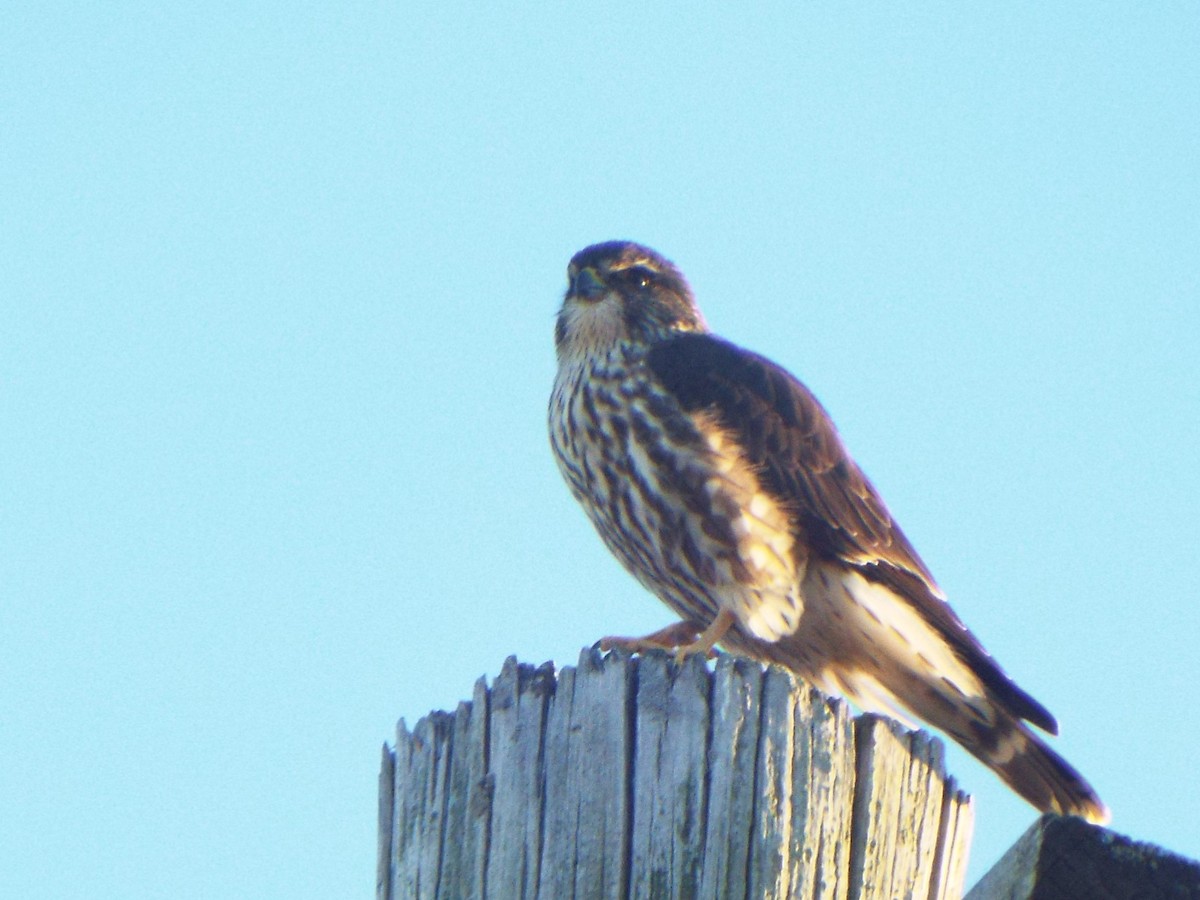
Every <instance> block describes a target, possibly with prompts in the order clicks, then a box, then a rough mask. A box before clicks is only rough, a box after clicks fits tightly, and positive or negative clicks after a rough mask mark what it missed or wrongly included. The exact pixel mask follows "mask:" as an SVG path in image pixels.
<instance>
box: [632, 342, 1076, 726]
mask: <svg viewBox="0 0 1200 900" xmlns="http://www.w3.org/2000/svg"><path fill="white" fill-rule="evenodd" d="M648 364H649V366H650V368H651V370H652V371H653V372H654V374H655V375H656V376H657V377H658V379H659V381H660V382H661V383H662V384H663V385H664V386H665V387H666V388H667V390H668V391H670V392H671V394H672V395H674V397H675V399H676V400H677V401H678V402H679V404H680V405H681V406H682V407H683V408H684V409H685V410H687V411H688V412H700V411H705V412H707V413H708V414H710V415H715V416H716V419H717V421H718V422H719V423H720V424H721V426H722V427H723V428H725V429H727V430H728V431H729V432H731V433H732V434H734V435H735V436H736V437H737V439H738V441H739V443H740V445H741V448H742V452H743V453H745V455H746V458H747V459H748V460H749V461H750V462H751V463H753V464H754V465H755V466H756V467H758V469H759V478H760V481H761V482H762V485H763V487H764V488H766V489H767V490H768V491H770V492H771V494H772V496H773V497H774V499H775V500H776V501H777V502H779V503H781V504H783V505H784V506H785V508H787V509H790V510H791V511H792V514H793V516H794V517H795V525H796V530H797V533H798V537H799V538H800V540H801V541H802V542H803V543H804V544H805V546H807V548H808V549H809V552H810V553H812V554H815V555H818V556H821V557H824V558H827V559H835V560H839V561H841V562H842V563H844V564H846V565H849V566H853V567H855V568H857V569H858V570H859V571H860V572H862V573H863V575H864V576H866V577H868V578H870V579H872V580H874V581H877V582H880V583H882V584H885V585H887V586H888V587H890V588H891V589H892V591H893V592H894V593H895V594H896V595H897V596H899V597H901V598H903V599H904V600H905V601H907V602H908V603H910V604H911V605H912V606H913V607H914V608H915V609H916V610H917V611H918V612H919V613H920V614H921V615H922V617H924V618H925V619H926V620H927V621H928V622H929V623H930V624H931V625H933V626H934V627H935V628H936V629H937V630H938V632H939V633H941V634H942V635H943V637H945V639H946V640H947V642H948V643H949V644H950V645H951V646H952V647H953V648H954V649H955V651H956V653H957V654H958V655H959V657H960V658H961V659H962V660H963V661H964V662H965V663H967V664H968V665H969V666H970V667H971V669H972V670H973V671H974V672H975V673H976V674H977V675H978V676H979V678H980V679H981V680H982V681H983V682H984V684H986V685H987V686H988V687H989V688H990V689H992V690H993V691H994V692H995V694H996V695H997V699H1000V700H1002V701H1003V702H1005V703H1006V704H1007V705H1008V706H1009V709H1010V710H1011V711H1012V712H1013V713H1014V714H1015V715H1017V716H1019V717H1020V718H1023V719H1028V720H1029V721H1030V722H1032V723H1034V724H1035V725H1038V726H1039V727H1041V728H1045V729H1046V730H1047V731H1050V732H1051V733H1057V731H1058V726H1057V723H1056V722H1055V721H1054V717H1053V716H1051V715H1050V713H1049V712H1048V711H1047V710H1046V709H1045V707H1043V706H1042V705H1041V704H1040V703H1038V702H1037V701H1036V700H1034V699H1033V698H1032V697H1030V696H1029V695H1028V694H1026V693H1025V692H1024V691H1022V690H1021V689H1020V688H1018V687H1017V686H1016V685H1015V684H1013V682H1012V681H1011V680H1010V679H1009V678H1008V676H1007V675H1005V674H1004V672H1003V670H1001V669H1000V667H999V666H998V665H997V664H996V663H995V661H994V660H993V659H992V658H991V656H989V655H988V653H987V651H986V650H984V649H983V645H982V644H980V643H979V641H978V640H977V639H976V638H975V636H974V635H973V634H971V632H970V631H968V630H967V628H966V626H965V625H963V623H962V621H961V620H960V619H959V618H958V616H957V615H955V613H954V610H952V609H951V608H950V606H949V604H947V603H946V602H945V599H944V595H943V594H942V591H941V589H940V588H939V587H938V586H937V583H936V582H935V581H934V580H933V576H932V575H931V574H930V572H929V569H928V568H927V567H926V565H925V563H924V562H922V561H921V558H920V557H919V556H918V555H917V552H916V550H914V549H913V547H912V545H911V544H910V543H909V542H908V538H906V537H905V536H904V533H903V532H902V531H901V530H900V527H899V526H898V525H897V524H896V523H895V522H894V521H893V520H892V517H891V514H890V513H889V512H888V509H887V506H886V505H885V504H884V502H883V498H881V497H880V496H879V493H878V491H876V490H875V488H874V486H873V485H872V484H871V482H870V481H869V480H868V479H867V477H866V476H865V475H864V474H863V473H862V470H861V469H859V468H858V466H857V465H856V464H855V462H854V460H853V459H851V458H850V454H848V453H847V452H846V449H845V448H844V447H843V446H842V442H841V438H839V437H838V434H837V430H836V429H835V428H834V426H833V422H832V420H831V419H830V418H829V414H828V413H826V412H825V410H824V408H823V407H822V406H821V404H820V403H819V402H818V401H817V398H816V397H814V396H813V394H812V392H811V391H809V390H808V388H806V387H805V386H804V385H803V384H801V383H800V382H799V381H798V380H796V379H795V378H794V377H793V376H792V375H790V374H789V373H788V372H786V371H785V370H784V369H782V368H780V367H779V366H777V365H775V364H774V363H772V362H771V361H770V360H767V359H764V358H763V357H761V356H758V355H756V354H754V353H750V352H749V351H747V350H743V349H741V348H740V347H737V346H735V345H733V344H730V343H728V342H727V341H723V340H721V339H719V338H715V337H713V336H712V335H707V334H682V335H679V336H678V337H675V338H672V339H671V340H669V341H665V342H663V343H661V344H659V345H657V346H656V347H655V348H654V349H653V350H652V351H651V352H650V355H649V358H648Z"/></svg>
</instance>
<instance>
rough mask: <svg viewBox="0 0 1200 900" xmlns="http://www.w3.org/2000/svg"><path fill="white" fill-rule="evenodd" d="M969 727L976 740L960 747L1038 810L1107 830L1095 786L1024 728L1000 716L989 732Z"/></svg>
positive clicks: (974, 724)
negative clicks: (1076, 817)
mask: <svg viewBox="0 0 1200 900" xmlns="http://www.w3.org/2000/svg"><path fill="white" fill-rule="evenodd" d="M971 726H972V728H971V730H972V732H973V733H974V737H975V738H976V739H975V740H963V739H960V743H961V744H962V745H963V746H964V747H965V748H966V749H967V750H969V751H970V752H971V753H972V754H973V755H974V756H975V757H977V758H978V759H979V760H981V761H982V762H983V763H984V764H985V765H987V766H988V767H989V768H991V769H992V770H993V771H994V772H995V773H996V774H997V775H999V776H1000V778H1001V779H1003V780H1004V782H1005V783H1006V784H1007V785H1008V786H1009V787H1011V788H1012V789H1013V790H1014V791H1016V792H1017V793H1018V794H1020V795H1021V796H1022V797H1024V798H1025V799H1026V800H1028V801H1029V802H1030V803H1032V804H1033V805H1034V806H1036V807H1037V808H1038V809H1040V810H1042V811H1043V812H1054V813H1059V814H1060V815H1067V816H1079V817H1080V818H1083V819H1086V820H1087V821H1089V822H1094V823H1096V824H1097V825H1106V824H1108V821H1109V818H1110V813H1109V811H1108V807H1106V806H1105V805H1104V803H1103V801H1101V799H1100V797H1099V796H1098V795H1097V794H1096V791H1095V790H1094V789H1093V788H1092V786H1091V785H1090V784H1088V782H1087V780H1086V779H1085V778H1084V777H1083V776H1082V775H1080V774H1079V772H1078V771H1076V770H1075V768H1074V766H1072V765H1071V764H1070V763H1069V762H1067V761H1066V760H1065V759H1063V758H1062V757H1061V756H1059V755H1058V754H1057V753H1055V752H1054V751H1053V750H1051V749H1050V748H1049V747H1048V746H1046V744H1045V743H1044V742H1043V741H1042V740H1041V738H1039V737H1038V736H1037V735H1036V734H1034V733H1033V732H1032V731H1031V730H1030V729H1029V726H1028V725H1026V724H1025V723H1024V722H1021V721H1018V720H1017V719H1014V718H1012V717H1011V716H1008V715H1006V714H1002V715H1001V716H1000V717H999V719H998V721H997V722H996V723H995V724H994V725H992V726H990V727H988V726H983V725H981V724H980V723H979V722H978V721H974V722H972V723H971Z"/></svg>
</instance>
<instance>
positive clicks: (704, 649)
mask: <svg viewBox="0 0 1200 900" xmlns="http://www.w3.org/2000/svg"><path fill="white" fill-rule="evenodd" d="M735 621H736V619H735V618H734V615H733V613H732V612H730V611H729V610H728V609H725V608H724V607H722V609H721V611H720V612H719V613H717V617H716V618H715V619H713V620H712V624H711V625H709V626H708V627H707V628H705V629H704V631H703V632H702V633H701V634H700V636H699V637H697V638H696V639H695V640H694V641H692V642H691V643H688V644H681V645H679V646H677V647H676V648H675V663H676V665H683V661H684V660H685V659H687V658H688V657H689V656H696V655H697V654H703V655H704V658H705V659H710V658H712V657H713V656H715V655H716V651H715V650H713V646H714V645H715V644H716V643H717V642H718V641H719V640H721V638H723V637H725V634H726V632H728V631H729V629H730V628H732V627H733V623H734V622H735Z"/></svg>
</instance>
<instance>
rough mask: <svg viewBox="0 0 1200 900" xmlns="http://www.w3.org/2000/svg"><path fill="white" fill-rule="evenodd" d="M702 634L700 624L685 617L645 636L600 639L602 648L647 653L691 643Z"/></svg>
mask: <svg viewBox="0 0 1200 900" xmlns="http://www.w3.org/2000/svg"><path fill="white" fill-rule="evenodd" d="M699 634H700V626H699V625H697V624H696V623H695V622H689V621H688V620H687V619H684V620H683V621H682V622H676V623H675V624H673V625H668V626H667V627H666V628H660V629H659V630H658V631H655V632H654V633H652V634H648V635H646V636H645V637H616V636H610V637H604V638H601V639H600V649H601V650H604V651H608V650H625V651H627V652H629V653H645V652H646V651H647V650H674V649H676V648H677V647H681V646H684V645H690V644H692V643H694V642H695V640H696V637H697V636H698V635H699Z"/></svg>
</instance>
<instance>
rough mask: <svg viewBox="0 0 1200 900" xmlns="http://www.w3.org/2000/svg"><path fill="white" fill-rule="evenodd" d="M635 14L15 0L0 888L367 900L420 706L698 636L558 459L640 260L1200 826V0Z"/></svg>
mask: <svg viewBox="0 0 1200 900" xmlns="http://www.w3.org/2000/svg"><path fill="white" fill-rule="evenodd" d="M640 6H641V5H640V4H623V3H616V4H612V3H610V4H605V5H603V6H602V7H597V6H594V5H593V6H589V7H582V6H580V7H576V8H569V7H567V6H565V5H556V6H554V7H547V8H544V9H541V10H538V11H534V10H533V8H532V7H531V6H520V7H518V6H508V7H504V8H500V7H493V8H490V9H480V8H466V7H460V6H455V5H452V4H446V3H429V4H420V5H411V4H409V5H405V4H381V3H353V2H351V3H340V4H296V3H288V4H282V3H275V4H259V5H257V6H255V7H254V8H253V9H251V10H247V9H246V8H245V7H244V5H243V4H233V3H226V4H202V5H192V6H184V5H163V4H151V3H144V4H135V3H121V2H118V3H109V4H91V5H86V4H51V3H36V4H33V3H18V4H10V5H9V7H8V9H7V11H6V15H5V17H4V19H5V23H4V26H3V27H2V28H0V122H2V123H3V124H2V129H0V222H2V223H3V226H2V228H0V304H2V310H0V434H3V438H2V439H0V472H3V478H2V479H0V604H2V605H0V809H2V810H3V813H2V814H0V896H6V897H21V896H39V897H81V898H82V897H87V898H110V897H112V898H118V897H138V898H142V897H185V898H187V897H196V898H201V897H205V898H210V897H232V896H245V897H264V898H269V897H285V896H286V897H289V898H292V897H314V898H318V897H320V898H324V897H353V896H368V895H369V893H370V891H371V888H372V884H373V877H374V870H373V866H374V852H375V837H374V826H375V822H374V817H375V786H376V783H375V778H376V772H377V767H378V761H379V760H378V757H379V747H380V745H381V743H382V742H383V741H384V740H387V739H389V737H390V735H391V734H392V729H393V726H394V723H395V720H396V719H397V718H398V717H400V716H405V717H407V718H408V719H409V721H410V722H411V721H413V720H415V719H416V718H417V717H419V716H420V715H422V714H423V713H425V712H427V711H428V710H430V709H433V708H452V707H453V705H454V704H455V703H456V702H457V701H458V700H459V699H462V698H466V697H468V696H469V694H470V691H471V686H472V683H473V682H474V680H475V679H476V678H477V677H478V676H479V675H481V674H484V673H488V674H495V673H496V672H498V671H499V668H500V665H501V663H502V661H503V659H504V657H505V656H507V655H508V654H510V653H515V654H517V655H518V656H519V657H520V658H521V659H524V660H527V661H531V662H540V661H542V660H544V659H555V660H558V661H559V662H562V663H569V662H573V660H574V659H575V658H576V655H577V653H578V651H579V648H580V647H581V646H583V645H586V644H590V643H592V642H593V641H594V640H596V639H597V638H598V637H600V636H601V635H603V634H607V633H637V632H639V631H649V630H651V629H653V628H656V627H658V626H660V625H663V624H666V623H667V621H669V616H668V614H667V612H666V610H665V608H664V607H662V606H661V605H660V604H659V602H658V601H657V600H655V599H654V598H652V597H650V596H648V595H647V594H645V593H644V592H643V591H642V590H641V589H640V588H639V587H638V586H637V585H636V583H635V582H634V581H633V580H632V579H631V578H630V577H629V576H627V575H626V574H625V573H624V572H623V571H622V570H621V569H620V568H619V566H618V565H617V563H616V562H615V561H613V560H612V559H610V558H609V556H608V555H607V552H606V551H605V550H604V548H603V547H602V546H601V544H600V542H599V540H598V539H597V538H596V537H595V536H594V535H593V534H592V532H591V529H590V526H589V525H588V524H587V522H586V520H585V519H584V517H583V515H582V513H581V512H580V511H579V510H577V509H576V508H575V506H574V504H573V501H572V500H571V499H570V497H569V496H568V494H567V491H566V489H565V487H564V486H563V485H562V484H561V483H560V479H559V476H558V473H557V472H556V470H555V468H554V464H553V462H552V460H551V457H550V454H549V450H548V447H547V442H546V437H545V424H544V420H545V405H546V400H547V397H548V392H549V387H550V382H551V379H552V375H553V366H554V362H553V350H552V340H551V328H552V321H553V314H554V311H555V309H556V306H557V303H558V299H559V297H560V295H561V291H562V289H563V287H564V277H563V272H564V269H565V266H566V263H567V260H568V259H569V258H570V256H571V254H572V253H573V252H575V251H576V250H578V249H579V248H581V247H583V246H584V245H586V244H589V243H592V242H594V241H598V240H605V239H610V238H631V239H635V240H638V241H641V242H644V243H647V244H649V245H651V246H653V247H655V248H657V249H659V250H660V251H662V252H663V253H664V254H666V255H667V256H669V257H670V258H672V259H674V260H675V261H676V262H677V263H678V264H679V265H680V266H681V267H683V269H684V271H685V272H686V273H687V274H688V275H689V277H690V279H691V281H692V284H693V286H694V287H695V289H696V292H697V294H698V296H699V299H700V302H701V305H702V307H703V309H704V311H705V313H706V315H707V317H708V320H709V322H710V324H711V325H712V326H713V327H714V328H715V329H716V330H718V331H719V332H720V333H722V334H724V335H725V336H727V337H729V338H731V339H733V340H735V341H737V342H739V343H741V344H743V345H745V346H748V347H751V348H753V349H755V350H758V351H760V352H762V353H766V354H768V355H770V356H772V357H773V358H775V359H776V360H778V361H779V362H781V363H783V364H784V365H786V366H787V367H788V368H789V369H791V370H792V371H794V372H795V373H796V374H797V375H798V376H800V377H801V378H803V379H804V380H805V381H806V382H807V383H808V384H809V385H810V386H811V387H812V388H813V390H814V391H816V393H817V394H818V396H819V397H820V398H821V399H822V401H823V402H824V403H825V405H826V406H827V407H828V408H829V410H830V411H831V412H832V414H833V416H834V418H835V420H836V421H837V422H838V424H839V426H840V428H841V430H842V433H843V436H844V437H845V439H846V441H847V443H848V444H849V446H850V448H851V450H852V451H853V452H854V454H855V455H856V456H857V458H858V459H859V461H860V462H861V463H862V464H863V466H864V468H865V469H866V470H867V471H868V473H869V474H870V475H871V477H872V478H873V479H874V481H875V482H876V484H877V485H878V486H879V487H880V489H881V490H882V492H883V494H884V496H885V497H886V498H887V499H888V502H889V503H890V505H891V507H892V509H893V512H894V513H895V514H896V516H897V517H898V519H899V520H900V522H901V523H902V524H903V526H904V527H905V529H906V530H907V532H908V533H909V536H910V537H911V538H912V540H913V542H914V543H915V544H916V546H917V547H918V549H919V550H920V552H921V553H922V555H923V556H924V557H925V559H926V561H927V562H928V563H929V565H930V566H931V568H932V569H933V571H934V573H935V575H937V576H938V578H939V580H940V581H941V583H942V585H943V586H944V587H945V589H946V590H947V592H948V594H949V595H950V598H951V601H952V603H953V604H954V606H955V608H956V609H957V610H958V612H959V613H960V614H961V616H962V617H963V619H964V620H965V621H966V622H967V623H968V624H969V625H970V627H971V628H972V629H973V630H974V631H975V632H976V633H977V634H978V635H979V636H980V637H981V638H982V639H983V641H984V643H985V644H986V645H987V646H988V647H989V648H990V649H991V651H992V652H993V653H994V654H995V655H996V656H997V658H998V659H999V660H1000V662H1001V664H1002V665H1004V666H1005V667H1006V668H1007V669H1008V671H1009V672H1010V673H1011V674H1012V675H1013V676H1014V677H1015V678H1016V679H1017V681H1018V682H1019V683H1020V684H1021V685H1022V686H1023V687H1025V688H1026V689H1027V690H1029V691H1030V692H1031V693H1032V694H1033V695H1034V696H1036V697H1037V698H1038V699H1040V700H1041V701H1042V702H1044V703H1045V704H1046V705H1047V706H1048V707H1049V708H1050V709H1051V710H1052V711H1053V712H1054V713H1055V714H1056V715H1057V716H1058V718H1059V720H1060V722H1061V723H1062V730H1063V734H1062V737H1061V738H1060V739H1059V740H1058V741H1057V742H1056V746H1057V747H1058V748H1059V749H1060V750H1061V751H1062V752H1063V753H1064V754H1065V755H1066V756H1067V757H1068V758H1069V759H1070V760H1071V761H1072V762H1073V763H1075V764H1076V765H1077V766H1078V767H1079V768H1080V769H1081V770H1082V771H1083V772H1084V773H1086V775H1087V776H1088V777H1089V778H1090V779H1092V780H1093V781H1094V783H1095V785H1096V787H1097V788H1098V789H1099V791H1100V792H1101V794H1102V796H1103V797H1104V799H1105V800H1106V801H1107V802H1108V803H1109V805H1110V806H1111V807H1112V808H1113V811H1114V816H1115V818H1114V827H1115V828H1116V829H1117V830H1119V831H1122V832H1124V833H1127V834H1130V835H1132V836H1134V837H1135V838H1138V839H1143V840H1152V841H1157V842H1161V843H1163V844H1165V845H1166V846H1167V847H1169V848H1172V849H1174V850H1177V851H1179V852H1181V853H1184V854H1187V855H1190V856H1193V857H1196V856H1200V824H1198V823H1197V819H1196V815H1195V811H1196V809H1197V808H1200V778H1198V777H1197V776H1196V772H1195V765H1194V762H1193V760H1192V757H1193V756H1194V752H1193V750H1194V747H1195V746H1196V743H1197V741H1198V740H1200V718H1198V714H1197V712H1196V711H1195V709H1194V704H1193V703H1192V698H1193V696H1194V694H1195V690H1196V686H1197V684H1198V683H1200V655H1198V654H1197V652H1196V641H1197V639H1198V638H1200V609H1198V603H1197V600H1198V599H1200V589H1198V588H1197V579H1196V575H1195V569H1196V567H1195V556H1196V554H1197V551H1198V549H1200V526H1198V525H1197V522H1198V521H1200V517H1198V516H1197V506H1198V501H1200V474H1198V470H1200V464H1198V458H1200V451H1198V450H1197V447H1198V445H1200V363H1198V362H1197V358H1196V352H1197V351H1196V347H1197V345H1198V343H1200V311H1198V305H1200V297H1198V294H1200V275H1198V273H1200V262H1198V260H1200V179H1198V177H1197V172H1198V168H1197V166H1198V163H1197V160H1198V159H1200V54H1197V52H1196V47H1197V46H1198V45H1200V12H1197V7H1196V6H1195V5H1193V4H1187V3H1177V4H1156V5H1153V6H1150V7H1147V6H1131V5H1129V4H1075V5H1067V6H1060V7H1059V8H1057V9H1047V8H1046V7H1045V5H1043V4H1032V3H1029V4H988V5H982V6H981V5H979V4H972V5H970V6H969V7H968V6H966V5H963V4H954V3H944V4H934V5H922V6H921V7H920V8H916V7H911V6H907V7H905V6H896V5H894V4H893V5H889V6H887V7H884V6H880V5H870V6H862V5H859V6H855V7H854V8H849V7H842V6H835V5H831V4H819V5H817V4H798V3H797V4H793V3H787V4H783V3H780V4H776V5H773V6H765V7H762V8H759V9H757V10H756V11H754V12H749V11H746V10H745V9H742V8H738V9H734V8H733V7H731V6H728V5H720V6H718V5H715V4H714V5H711V6H697V5H696V4H688V5H682V4H680V5H677V6H674V5H673V6H670V7H667V8H660V9H659V10H657V11H646V10H643V9H640V8H639V7H640ZM949 759H950V765H951V768H952V770H953V771H954V772H955V773H956V774H958V776H959V777H960V779H961V781H962V782H963V783H964V785H965V786H966V787H967V788H968V789H969V790H970V791H971V792H973V793H974V794H975V796H976V798H977V826H976V841H975V847H974V851H973V859H974V862H973V865H972V877H971V880H972V881H973V880H974V879H975V878H976V877H977V876H978V874H980V873H981V872H982V871H984V870H985V869H986V868H987V866H988V865H990V863H991V862H993V861H994V860H995V858H996V857H997V856H998V855H999V854H1000V853H1001V852H1002V851H1003V850H1004V849H1005V848H1006V847H1007V846H1008V845H1009V844H1011V842H1012V841H1013V840H1014V839H1015V838H1016V837H1017V836H1018V835H1019V834H1020V833H1021V832H1022V831H1023V830H1024V828H1025V827H1026V826H1027V825H1028V824H1029V823H1030V822H1031V821H1032V820H1033V818H1034V815H1035V814H1034V812H1033V811H1032V810H1031V809H1030V808H1029V807H1027V806H1025V805H1024V804H1023V803H1022V802H1021V801H1019V800H1017V799H1016V798H1015V797H1014V796H1013V795H1012V794H1010V793H1009V792H1008V791H1007V789H1005V788H1004V787H1002V786H1001V785H1000V783H999V782H998V781H997V780H996V779H995V778H994V777H993V776H992V775H991V774H990V773H989V772H988V771H987V770H985V769H983V768H981V767H980V766H977V765H975V764H974V763H973V762H971V761H970V760H969V759H967V758H966V757H965V754H963V753H961V752H959V751H957V750H956V749H954V750H951V752H950V755H949Z"/></svg>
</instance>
